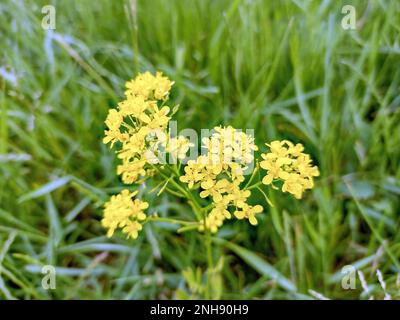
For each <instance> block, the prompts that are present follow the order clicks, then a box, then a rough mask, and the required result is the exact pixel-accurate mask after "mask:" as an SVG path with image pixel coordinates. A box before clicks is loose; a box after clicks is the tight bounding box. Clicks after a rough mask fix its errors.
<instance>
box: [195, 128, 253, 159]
mask: <svg viewBox="0 0 400 320" xmlns="http://www.w3.org/2000/svg"><path fill="white" fill-rule="evenodd" d="M214 131H215V132H214V133H213V134H212V135H211V137H209V138H203V140H202V142H203V148H205V149H207V151H208V157H209V158H210V159H211V161H212V162H213V163H220V164H223V165H228V164H231V163H234V162H237V163H239V164H241V165H243V166H245V165H247V164H249V163H251V162H252V161H253V159H254V156H253V152H254V151H255V150H257V149H258V148H257V146H256V145H255V144H254V138H253V137H252V136H250V135H247V134H245V133H244V132H241V131H238V130H236V129H234V128H233V127H231V126H228V127H215V128H214Z"/></svg>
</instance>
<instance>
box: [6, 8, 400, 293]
mask: <svg viewBox="0 0 400 320" xmlns="http://www.w3.org/2000/svg"><path fill="white" fill-rule="evenodd" d="M134 3H135V2H134V1H106V0H96V1H94V0H93V1H92V0H90V1H77V0H75V1H50V0H49V1H11V0H6V1H2V2H1V4H0V16H1V19H0V48H1V50H0V84H1V96H0V298H2V299H3V298H5V299H12V298H18V299H51V298H56V299H69V298H75V299H149V298H177V297H181V298H188V297H190V290H189V289H188V284H187V281H185V279H184V277H183V276H182V270H188V268H192V269H195V268H197V267H200V268H201V269H202V270H203V271H204V269H205V267H206V256H205V252H204V250H203V246H202V243H201V241H202V240H201V237H200V236H199V234H198V233H196V232H193V233H187V234H184V235H179V234H177V233H176V232H175V231H176V227H175V226H172V225H170V224H165V223H158V224H152V225H150V224H149V225H147V226H146V228H145V230H143V232H142V233H141V235H140V237H139V239H138V240H137V241H131V240H125V239H124V238H123V237H121V236H117V237H113V238H112V239H107V238H106V237H105V230H104V229H102V227H101V225H100V222H99V221H100V219H101V216H102V204H103V202H104V201H105V200H106V199H107V198H108V196H109V195H111V194H113V193H116V192H118V191H119V190H121V188H122V187H123V185H122V184H121V182H120V180H119V178H118V177H117V175H116V172H115V167H116V163H117V161H116V159H115V158H116V157H115V155H114V154H113V152H111V151H110V150H108V149H107V147H106V146H104V145H103V144H102V142H101V140H102V135H103V130H104V123H103V121H104V119H105V116H106V114H107V111H108V109H109V108H110V107H113V106H115V104H116V102H117V101H118V100H120V99H121V98H122V95H123V85H124V82H125V81H126V80H128V79H130V78H132V77H134V76H135V74H136V72H137V71H138V67H139V68H140V70H141V71H144V70H150V71H155V70H162V71H163V72H164V73H165V74H166V75H168V76H169V77H170V78H171V79H172V80H174V81H175V82H176V83H175V85H174V89H173V92H172V95H171V100H172V103H176V104H180V105H181V107H180V110H179V112H178V114H177V115H176V117H177V120H178V126H179V127H180V128H186V127H191V128H195V129H197V130H199V129H201V128H211V127H213V126H215V125H219V124H224V125H233V126H235V127H237V128H243V129H244V128H250V129H254V130H255V135H256V140H257V143H258V144H259V145H262V144H263V143H264V142H268V141H271V140H273V139H283V138H288V139H291V140H293V141H295V142H301V143H303V144H304V145H305V147H306V151H307V152H308V153H310V154H311V155H312V157H313V158H314V159H315V162H316V163H317V164H318V166H319V167H320V170H321V176H320V177H319V178H317V179H316V187H315V189H313V190H312V191H309V192H307V194H306V195H305V197H304V199H302V200H301V201H297V200H295V199H293V197H291V196H289V195H287V194H281V193H279V192H275V191H270V192H269V193H268V194H269V196H270V197H271V199H272V200H273V202H274V204H275V206H274V207H273V208H271V207H268V206H267V204H266V203H265V200H263V197H262V196H261V195H259V194H257V193H256V192H254V196H253V198H252V201H254V202H259V203H261V204H263V205H264V206H265V207H266V211H265V213H264V214H263V215H262V217H261V218H260V219H259V225H258V227H256V228H254V227H251V226H249V225H248V224H246V223H244V222H229V223H227V224H226V226H225V227H224V228H223V229H222V230H221V232H220V234H219V235H218V237H219V238H223V239H225V240H226V241H225V242H223V241H219V242H218V243H217V242H216V243H215V244H214V258H215V259H216V260H218V259H220V260H219V261H220V272H221V276H222V279H223V280H222V281H221V283H219V282H218V283H219V284H218V283H217V287H218V289H221V290H222V295H221V296H220V297H222V298H226V299H237V298H248V299H252V298H258V299H269V298H271V299H299V298H300V299H308V298H312V295H311V294H310V293H309V290H315V291H317V292H319V293H322V294H324V295H326V296H328V297H329V298H339V299H358V298H362V299H363V298H368V297H367V296H366V295H365V294H362V292H361V291H362V289H361V285H360V282H359V281H357V289H355V290H343V289H342V287H341V273H340V271H341V268H342V266H344V265H347V264H353V265H355V266H356V267H357V268H358V269H359V270H362V271H363V272H364V274H365V277H366V279H367V281H368V283H369V284H370V290H371V293H373V294H374V295H375V297H376V298H379V297H382V296H383V292H382V290H381V289H380V287H379V285H378V282H377V279H376V277H375V271H376V269H377V268H379V269H380V270H381V271H382V273H383V274H384V276H385V280H386V282H387V287H388V290H389V292H390V293H391V294H392V296H393V297H397V298H398V297H399V287H398V284H397V285H396V279H397V274H398V272H399V270H400V269H399V268H400V262H399V258H400V233H399V232H398V230H399V224H400V199H399V195H400V183H399V178H400V170H399V163H400V148H399V145H400V126H399V120H400V117H399V114H400V113H399V110H400V109H399V105H400V94H399V92H400V91H399V85H400V83H399V82H400V75H399V73H400V68H399V62H400V47H399V43H400V41H399V32H400V3H399V2H398V1H395V0H393V1H390V0H387V1H386V0H375V1H354V0H350V1H326V0H325V1H311V0H309V1H308V0H291V1H290V0H284V1H261V0H254V1H250V0H231V1H228V0H218V1H211V0H203V1H200V0H198V1H188V0H171V1H161V0H151V1H144V0H139V1H138V3H137V6H136V17H137V19H136V23H135V19H132V17H133V14H132V8H133V7H132V6H133V5H134ZM46 4H52V5H54V6H55V8H56V19H57V20H56V30H54V31H53V32H51V31H46V30H43V29H42V28H41V19H42V17H43V15H42V14H41V7H42V5H46ZM345 4H352V5H354V6H355V8H356V10H357V30H343V29H342V27H341V19H342V17H343V14H342V13H341V9H342V6H343V5H345ZM133 11H135V10H133ZM135 26H136V27H137V28H136V27H135ZM149 197H150V195H149ZM153 198H154V199H153V200H152V202H151V207H150V213H152V212H156V211H157V212H158V213H159V214H160V215H162V216H164V215H178V214H179V215H182V216H184V217H188V216H190V214H191V213H190V207H189V206H188V205H187V204H185V203H184V202H178V201H177V200H176V199H174V198H169V197H168V196H167V195H163V196H162V197H158V198H155V197H154V196H153ZM234 244H236V245H234ZM48 264H50V265H54V266H55V267H56V271H57V288H56V289H55V290H44V289H43V288H42V287H41V280H42V277H43V275H42V274H41V268H42V266H43V265H48ZM185 292H186V293H185Z"/></svg>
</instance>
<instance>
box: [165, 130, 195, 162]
mask: <svg viewBox="0 0 400 320" xmlns="http://www.w3.org/2000/svg"><path fill="white" fill-rule="evenodd" d="M193 146H194V144H193V143H191V142H189V139H187V138H185V137H184V136H178V137H175V138H171V139H169V141H168V145H167V148H166V149H167V151H168V152H169V153H170V154H171V156H172V157H173V158H174V159H177V158H178V159H180V160H182V159H184V158H185V157H186V153H187V152H188V151H189V149H190V148H191V147H193Z"/></svg>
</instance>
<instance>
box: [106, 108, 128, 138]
mask: <svg viewBox="0 0 400 320" xmlns="http://www.w3.org/2000/svg"><path fill="white" fill-rule="evenodd" d="M122 121H123V117H122V115H121V114H120V113H119V112H118V111H117V110H116V109H111V110H110V111H109V112H108V115H107V119H106V125H107V127H108V130H105V131H104V134H105V137H104V139H103V142H104V143H109V142H111V146H113V145H114V143H115V142H118V141H119V142H123V141H126V140H127V139H128V138H129V136H128V135H127V134H126V133H121V131H120V126H121V124H122Z"/></svg>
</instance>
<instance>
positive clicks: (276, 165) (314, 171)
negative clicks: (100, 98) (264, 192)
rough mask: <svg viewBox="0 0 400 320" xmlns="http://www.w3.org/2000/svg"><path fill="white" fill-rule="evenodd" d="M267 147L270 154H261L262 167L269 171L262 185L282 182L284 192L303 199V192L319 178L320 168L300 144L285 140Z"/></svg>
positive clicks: (273, 142)
mask: <svg viewBox="0 0 400 320" xmlns="http://www.w3.org/2000/svg"><path fill="white" fill-rule="evenodd" d="M266 145H267V146H268V147H269V148H270V152H268V153H263V154H261V157H262V158H263V161H261V162H260V167H261V168H263V169H265V170H266V171H267V174H266V175H265V176H264V178H263V179H262V183H263V184H266V185H269V184H272V183H273V182H274V181H275V180H282V181H283V185H282V191H283V192H289V193H291V194H293V195H294V196H295V197H296V198H297V199H301V197H302V195H303V192H304V191H305V190H307V189H311V188H312V187H313V186H314V181H313V177H317V176H319V170H318V167H317V166H313V165H312V161H311V158H310V156H309V155H308V154H305V153H303V152H302V151H303V150H304V147H303V145H302V144H300V143H298V144H296V145H294V144H293V143H292V142H290V141H287V140H283V141H272V142H271V143H270V144H266Z"/></svg>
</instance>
